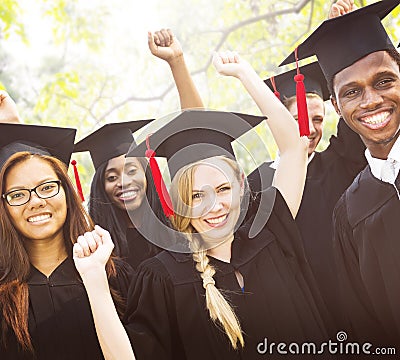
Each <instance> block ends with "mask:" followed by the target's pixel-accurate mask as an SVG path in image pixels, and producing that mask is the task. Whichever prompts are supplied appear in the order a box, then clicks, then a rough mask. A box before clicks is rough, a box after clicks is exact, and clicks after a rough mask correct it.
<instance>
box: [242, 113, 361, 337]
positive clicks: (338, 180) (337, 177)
mask: <svg viewBox="0 0 400 360" xmlns="http://www.w3.org/2000/svg"><path fill="white" fill-rule="evenodd" d="M364 151H365V146H364V144H363V143H362V141H361V139H360V137H359V135H358V134H356V133H355V132H353V131H352V130H351V129H350V128H349V127H348V126H347V125H346V123H345V122H344V120H343V119H340V120H339V123H338V131H337V137H335V136H332V137H331V138H330V144H329V146H328V147H327V149H326V150H324V151H322V152H316V153H315V155H314V158H313V159H312V160H311V162H310V163H309V164H308V167H307V178H306V183H305V188H304V194H303V199H302V202H301V205H300V209H299V212H298V214H297V216H296V224H297V225H298V227H299V230H300V233H301V236H302V239H303V244H304V249H305V253H306V257H307V259H308V261H309V262H310V266H311V270H312V272H313V274H314V276H315V280H316V282H317V285H318V287H319V289H320V291H321V295H322V297H323V299H324V301H325V303H326V305H327V307H328V310H329V312H330V313H331V315H332V317H333V319H334V320H335V322H336V330H335V333H336V331H338V330H340V329H341V327H342V326H343V317H342V311H341V309H340V307H339V306H338V304H339V297H338V291H337V289H338V283H337V282H338V280H337V275H336V270H335V262H334V256H333V249H332V238H333V224H332V215H333V209H334V207H335V205H336V202H337V201H338V200H339V198H340V196H341V195H342V194H343V192H344V191H345V190H346V189H347V187H348V186H350V184H351V183H352V181H353V179H354V178H355V176H356V175H357V174H358V173H359V172H360V171H361V170H362V169H363V168H364V167H365V165H366V163H367V162H366V159H365V156H364ZM262 167H263V169H261V175H262V176H264V177H263V184H265V185H268V184H267V183H266V182H265V179H271V178H272V176H271V175H270V173H271V171H274V170H273V169H271V168H269V164H268V163H264V164H263V165H262ZM268 168H269V169H268ZM257 177H258V174H257V171H255V172H253V175H249V179H250V180H249V185H250V188H251V189H252V190H253V189H255V190H256V191H258V190H259V188H254V186H257V185H258V186H259V185H260V180H259V179H257ZM332 335H335V334H332Z"/></svg>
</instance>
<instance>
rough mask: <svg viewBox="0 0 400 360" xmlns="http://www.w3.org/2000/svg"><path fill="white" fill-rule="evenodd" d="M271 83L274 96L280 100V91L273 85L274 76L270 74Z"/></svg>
mask: <svg viewBox="0 0 400 360" xmlns="http://www.w3.org/2000/svg"><path fill="white" fill-rule="evenodd" d="M271 84H272V87H273V89H274V94H275V96H276V97H277V98H278V99H279V100H280V99H281V94H280V92H279V91H278V89H277V88H276V85H275V77H274V76H271Z"/></svg>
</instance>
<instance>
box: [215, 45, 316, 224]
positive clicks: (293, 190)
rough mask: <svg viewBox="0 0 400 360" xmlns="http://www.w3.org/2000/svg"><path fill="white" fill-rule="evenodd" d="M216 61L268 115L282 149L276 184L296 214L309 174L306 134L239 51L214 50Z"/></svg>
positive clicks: (271, 127)
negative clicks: (222, 51) (300, 131)
mask: <svg viewBox="0 0 400 360" xmlns="http://www.w3.org/2000/svg"><path fill="white" fill-rule="evenodd" d="M213 63H214V66H215V68H216V69H217V71H218V72H219V73H220V74H222V75H226V76H234V77H236V78H238V79H239V80H240V81H241V82H242V84H243V86H244V87H245V88H246V90H247V92H248V93H249V94H250V96H251V97H252V98H253V100H254V101H255V102H256V104H257V106H258V107H259V109H260V110H261V112H262V114H263V115H265V116H267V117H268V119H267V124H268V126H269V128H270V129H271V132H272V135H273V136H274V139H275V141H276V144H277V145H278V149H279V153H280V162H279V165H278V168H277V169H276V172H275V176H274V182H273V185H274V186H275V187H276V188H278V189H279V191H280V192H281V193H282V195H283V197H284V199H285V201H286V203H287V205H288V207H289V209H290V211H291V213H292V216H293V217H295V216H296V214H297V211H298V209H299V207H300V202H301V198H302V195H303V190H304V183H305V177H306V165H307V144H308V140H307V138H306V137H304V138H300V135H299V129H298V125H297V122H296V121H295V120H294V119H293V117H292V115H291V114H290V113H289V111H288V110H287V109H286V108H285V106H284V105H283V104H282V103H281V102H280V101H279V100H278V99H277V97H276V96H275V95H274V94H273V93H272V91H271V90H270V89H269V88H268V86H267V85H266V84H265V83H264V81H263V80H262V79H261V78H260V77H259V76H258V75H257V74H256V72H255V71H254V69H253V68H252V67H251V66H250V64H249V63H248V62H246V61H245V60H243V59H241V58H240V57H239V56H238V55H237V54H236V53H233V52H225V53H219V54H217V53H216V54H214V58H213Z"/></svg>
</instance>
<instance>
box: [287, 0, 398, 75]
mask: <svg viewBox="0 0 400 360" xmlns="http://www.w3.org/2000/svg"><path fill="white" fill-rule="evenodd" d="M399 3H400V0H383V1H379V2H376V3H374V4H371V5H368V6H365V7H362V8H360V9H357V10H354V11H352V12H350V13H347V14H345V15H342V16H339V17H336V18H333V19H329V20H325V21H324V22H323V23H322V24H321V25H320V26H319V27H318V28H317V29H316V30H315V31H314V32H313V33H312V34H311V35H310V36H309V37H308V38H307V39H306V40H305V41H303V42H302V43H301V44H300V45H299V46H298V48H297V55H298V58H299V59H305V58H308V57H310V56H312V55H316V56H317V58H318V62H319V64H320V66H321V69H322V71H323V73H324V75H325V77H326V79H327V80H328V81H331V80H332V78H333V76H334V75H335V74H337V73H338V72H339V71H341V70H343V69H345V68H347V67H348V66H350V65H352V64H353V63H355V62H356V61H358V60H360V59H361V58H363V57H364V56H366V55H369V54H371V53H373V52H376V51H381V50H389V49H394V45H393V44H392V42H391V40H390V38H389V36H388V34H387V33H386V30H385V28H384V27H383V25H382V23H381V20H382V19H383V18H384V17H385V16H387V15H388V14H389V13H390V12H391V11H392V10H393V9H394V8H395V7H396V6H397V5H398V4H399ZM295 60H296V59H295V54H294V53H292V54H290V55H289V56H288V57H287V58H286V59H285V60H284V61H283V62H282V63H281V64H280V66H281V65H286V64H290V63H293V62H295Z"/></svg>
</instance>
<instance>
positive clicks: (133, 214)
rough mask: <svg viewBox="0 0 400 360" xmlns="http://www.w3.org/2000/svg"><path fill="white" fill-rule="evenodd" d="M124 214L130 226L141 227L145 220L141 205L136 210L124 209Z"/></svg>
mask: <svg viewBox="0 0 400 360" xmlns="http://www.w3.org/2000/svg"><path fill="white" fill-rule="evenodd" d="M123 216H124V219H125V223H126V225H127V227H128V228H140V226H141V225H142V222H143V211H142V209H141V206H140V207H139V208H137V209H135V210H134V211H130V212H129V213H128V211H124V212H123Z"/></svg>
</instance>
